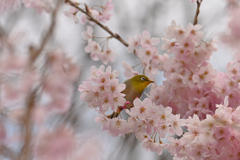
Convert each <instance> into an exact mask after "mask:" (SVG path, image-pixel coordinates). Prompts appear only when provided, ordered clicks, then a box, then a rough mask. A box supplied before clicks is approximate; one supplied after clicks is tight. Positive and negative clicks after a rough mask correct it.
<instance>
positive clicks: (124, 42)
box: [65, 0, 128, 47]
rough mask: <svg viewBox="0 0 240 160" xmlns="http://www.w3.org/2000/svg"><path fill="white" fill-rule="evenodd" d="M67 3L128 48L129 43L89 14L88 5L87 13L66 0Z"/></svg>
mask: <svg viewBox="0 0 240 160" xmlns="http://www.w3.org/2000/svg"><path fill="white" fill-rule="evenodd" d="M65 2H68V3H69V4H70V5H72V6H73V7H75V8H77V9H78V10H79V11H80V12H82V13H84V14H86V15H87V16H88V18H89V21H92V22H94V23H96V24H97V25H98V26H100V27H101V28H102V29H104V30H105V31H106V32H108V33H109V34H110V35H111V36H112V37H114V38H115V39H117V40H118V41H120V42H121V43H122V44H123V45H125V46H126V47H128V43H127V42H126V41H125V40H123V39H122V37H120V36H119V35H118V34H117V33H113V32H112V31H111V30H110V29H109V28H108V27H107V26H104V25H103V24H101V23H100V22H99V21H98V20H96V19H95V18H93V17H92V15H91V14H90V13H89V12H88V9H87V5H85V7H86V10H87V11H84V10H83V9H82V8H80V7H78V6H77V5H76V4H75V3H73V2H72V1H70V0H65Z"/></svg>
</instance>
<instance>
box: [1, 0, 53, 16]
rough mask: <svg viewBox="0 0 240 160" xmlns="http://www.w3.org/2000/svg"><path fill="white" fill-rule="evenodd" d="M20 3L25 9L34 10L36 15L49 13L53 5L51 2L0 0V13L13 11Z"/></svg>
mask: <svg viewBox="0 0 240 160" xmlns="http://www.w3.org/2000/svg"><path fill="white" fill-rule="evenodd" d="M21 3H23V4H24V5H25V7H26V8H34V9H35V10H36V12H37V13H38V14H42V13H43V12H47V13H50V12H51V10H52V8H53V5H54V4H53V1H52V0H2V1H1V2H0V13H2V12H6V11H9V10H11V9H15V8H17V7H19V6H20V4H21Z"/></svg>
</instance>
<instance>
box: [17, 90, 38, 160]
mask: <svg viewBox="0 0 240 160" xmlns="http://www.w3.org/2000/svg"><path fill="white" fill-rule="evenodd" d="M36 91H37V89H35V90H34V91H33V92H32V93H31V94H30V95H29V97H28V99H27V112H26V115H25V118H24V124H25V139H24V142H25V143H24V146H23V148H22V152H21V156H20V158H21V159H22V160H27V159H28V156H29V155H28V150H29V146H30V142H31V139H32V138H31V137H32V135H31V134H32V133H31V130H32V128H31V126H32V123H31V114H32V110H33V108H34V105H35V98H36Z"/></svg>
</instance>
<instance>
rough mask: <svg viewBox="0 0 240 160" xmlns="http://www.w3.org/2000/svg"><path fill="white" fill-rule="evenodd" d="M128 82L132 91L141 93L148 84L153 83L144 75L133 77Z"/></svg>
mask: <svg viewBox="0 0 240 160" xmlns="http://www.w3.org/2000/svg"><path fill="white" fill-rule="evenodd" d="M130 81H131V82H132V85H133V87H134V89H136V90H137V91H139V92H142V91H143V90H144V89H145V88H146V87H147V86H148V85H149V84H150V83H154V82H153V81H151V80H149V78H148V77H147V76H145V75H137V76H134V77H132V78H131V79H130Z"/></svg>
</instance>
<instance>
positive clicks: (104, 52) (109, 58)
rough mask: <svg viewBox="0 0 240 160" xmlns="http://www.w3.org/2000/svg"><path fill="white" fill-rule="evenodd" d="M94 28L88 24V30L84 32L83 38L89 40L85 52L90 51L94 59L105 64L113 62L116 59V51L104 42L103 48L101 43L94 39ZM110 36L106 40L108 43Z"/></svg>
mask: <svg viewBox="0 0 240 160" xmlns="http://www.w3.org/2000/svg"><path fill="white" fill-rule="evenodd" d="M92 33H93V29H92V27H91V26H87V30H86V31H83V32H82V37H83V39H85V40H87V42H88V44H87V46H86V47H85V52H87V53H90V56H91V58H92V60H94V61H99V60H101V61H102V62H103V63H104V64H108V62H113V61H114V60H115V58H114V57H115V55H116V53H115V52H114V51H113V50H112V49H111V48H110V47H109V46H108V44H107V46H105V48H104V44H103V43H102V45H103V48H101V46H100V44H99V43H98V42H96V41H94V40H93V38H95V36H93V35H92ZM108 40H109V37H106V41H107V43H108Z"/></svg>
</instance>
